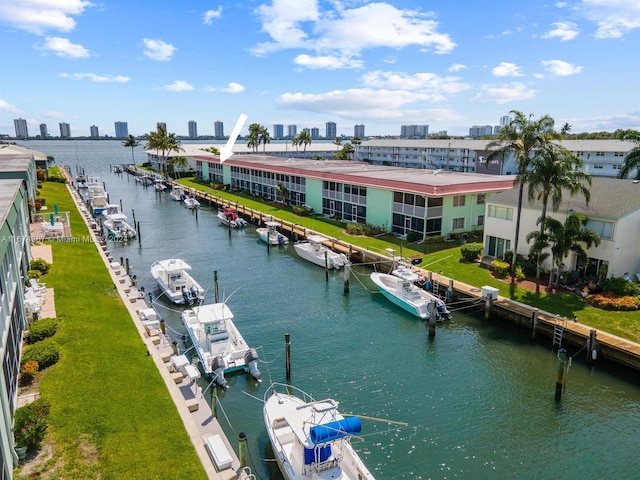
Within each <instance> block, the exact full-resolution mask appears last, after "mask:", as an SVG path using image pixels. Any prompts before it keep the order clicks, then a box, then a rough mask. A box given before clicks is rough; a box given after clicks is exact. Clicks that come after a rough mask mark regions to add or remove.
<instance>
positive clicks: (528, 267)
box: [516, 258, 536, 277]
mask: <svg viewBox="0 0 640 480" xmlns="http://www.w3.org/2000/svg"><path fill="white" fill-rule="evenodd" d="M518 267H520V268H521V270H522V273H523V274H524V276H525V277H535V276H536V262H534V261H533V260H531V259H529V258H523V259H521V260H518V263H517V265H516V268H518Z"/></svg>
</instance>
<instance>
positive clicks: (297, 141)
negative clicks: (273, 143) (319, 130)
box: [291, 135, 300, 150]
mask: <svg viewBox="0 0 640 480" xmlns="http://www.w3.org/2000/svg"><path fill="white" fill-rule="evenodd" d="M299 145H300V137H299V136H298V135H296V136H295V137H293V138H292V139H291V146H292V147H296V150H298V146H299Z"/></svg>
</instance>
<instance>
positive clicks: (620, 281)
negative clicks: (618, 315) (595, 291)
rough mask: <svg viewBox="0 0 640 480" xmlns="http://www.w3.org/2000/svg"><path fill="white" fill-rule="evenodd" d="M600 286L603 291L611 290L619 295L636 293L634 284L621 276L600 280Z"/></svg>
mask: <svg viewBox="0 0 640 480" xmlns="http://www.w3.org/2000/svg"><path fill="white" fill-rule="evenodd" d="M602 288H603V289H604V291H605V292H611V293H613V294H615V295H618V296H620V297H622V296H625V295H635V294H636V286H635V285H634V284H633V283H631V282H630V281H628V280H625V279H624V278H622V277H615V278H608V279H606V280H605V281H604V282H602Z"/></svg>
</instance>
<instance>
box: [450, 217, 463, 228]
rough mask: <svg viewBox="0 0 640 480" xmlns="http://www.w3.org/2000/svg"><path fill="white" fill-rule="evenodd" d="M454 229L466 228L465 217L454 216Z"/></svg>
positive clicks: (452, 226)
mask: <svg viewBox="0 0 640 480" xmlns="http://www.w3.org/2000/svg"><path fill="white" fill-rule="evenodd" d="M451 228H452V229H453V230H460V229H463V228H464V217H461V218H454V219H453V224H452V225H451Z"/></svg>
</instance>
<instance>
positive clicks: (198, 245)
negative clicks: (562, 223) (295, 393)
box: [20, 141, 640, 479]
mask: <svg viewBox="0 0 640 480" xmlns="http://www.w3.org/2000/svg"><path fill="white" fill-rule="evenodd" d="M20 143H21V144H22V145H25V146H28V147H30V148H34V149H36V150H39V151H42V152H44V153H46V154H49V155H53V156H54V157H55V158H56V162H57V163H58V164H65V165H70V166H71V168H72V172H73V173H74V174H75V171H76V169H77V168H82V169H84V170H85V171H86V173H87V174H92V175H100V176H101V178H102V179H103V180H104V182H105V184H106V188H107V191H108V192H109V195H110V197H111V201H112V202H118V201H120V200H121V201H122V204H123V208H124V212H125V213H126V214H127V215H128V216H129V218H130V219H131V218H132V216H133V215H134V214H135V218H136V220H137V221H138V222H140V229H141V234H142V241H141V243H138V242H137V241H132V242H129V243H111V244H110V245H109V249H110V251H111V252H112V254H113V256H114V257H116V258H118V257H123V258H128V259H129V261H130V264H131V265H132V266H133V268H134V273H136V275H137V277H138V281H139V283H140V284H142V285H143V286H145V289H146V290H147V291H153V290H154V284H153V281H152V279H151V276H150V274H149V268H150V266H151V264H152V263H153V262H154V261H156V260H161V259H166V258H174V257H179V258H182V259H184V260H185V261H187V262H188V263H190V264H191V265H192V266H193V272H192V273H193V275H194V276H195V277H196V278H197V279H198V281H199V282H200V283H201V284H202V285H203V286H204V287H205V288H207V295H206V300H205V301H206V302H211V301H213V286H212V282H213V272H214V271H217V272H218V278H219V287H220V292H221V295H222V296H224V298H226V299H227V302H228V305H229V307H230V308H231V310H232V311H233V313H234V315H235V322H236V324H237V326H238V328H239V330H240V331H241V332H242V334H243V336H244V337H245V339H246V340H247V342H248V343H249V344H250V345H251V346H253V347H255V348H257V349H258V353H259V354H260V357H261V364H260V368H261V371H262V373H263V377H264V382H263V383H262V384H258V383H257V382H255V381H254V380H253V379H251V378H250V377H248V376H247V375H245V374H234V375H228V377H227V378H228V380H229V383H230V385H231V388H230V389H229V390H227V391H225V392H220V394H219V398H220V405H221V407H220V408H219V410H218V413H219V415H218V416H219V419H220V422H221V424H222V425H223V428H224V429H225V431H226V433H227V435H228V437H229V439H230V440H231V442H232V444H236V443H237V442H236V440H235V439H237V436H238V434H239V433H240V432H244V433H245V434H246V435H247V438H248V445H249V456H248V459H249V463H250V466H251V468H252V470H253V472H254V473H256V474H257V475H258V478H263V479H264V478H281V477H280V474H279V472H278V470H277V467H275V465H274V463H273V461H270V460H269V457H270V449H269V448H268V438H267V434H266V431H265V429H264V424H263V421H262V404H261V400H262V396H263V394H264V391H265V390H266V387H267V385H268V382H269V381H279V382H285V363H284V334H285V333H289V334H290V335H291V341H292V344H291V353H292V379H291V383H292V384H293V385H295V386H296V387H299V388H302V389H303V390H305V391H307V392H309V393H310V394H312V395H313V396H314V397H315V398H316V399H321V398H327V397H332V398H334V399H336V400H337V401H339V402H340V404H341V407H340V408H341V410H342V411H343V412H346V413H355V414H360V415H363V416H366V417H372V418H376V419H388V420H393V421H399V422H406V423H407V424H408V425H407V426H406V427H401V428H398V427H397V426H396V425H391V424H388V423H386V422H384V421H378V420H373V419H363V434H362V435H361V439H354V440H353V443H354V446H355V447H356V449H357V450H358V451H359V452H360V455H361V457H362V458H363V459H364V461H365V463H366V465H367V467H368V468H369V469H370V470H371V471H372V472H373V473H374V475H375V476H376V478H379V479H414V478H417V479H427V478H433V479H450V478H473V479H516V478H517V479H546V478H561V477H562V478H571V479H573V478H594V479H595V478H616V479H633V478H638V475H639V473H638V472H640V460H639V459H638V458H639V456H638V452H637V449H638V446H640V429H639V425H640V387H639V386H638V376H637V374H629V372H624V371H617V370H614V369H611V368H606V369H605V368H603V367H602V366H596V367H595V368H589V367H587V366H586V365H585V364H584V363H583V361H582V360H583V353H580V354H578V355H576V354H577V353H578V352H575V351H572V350H571V349H569V354H570V355H575V358H574V359H573V361H572V365H571V367H570V368H569V371H568V373H567V375H566V387H565V391H564V393H563V398H562V402H561V403H556V402H555V400H554V393H555V381H556V357H555V355H554V353H553V352H552V351H551V341H545V340H541V342H540V343H536V344H532V343H531V342H530V341H529V340H528V337H527V334H526V332H523V331H522V330H519V329H518V328H516V327H514V326H512V325H510V324H508V323H503V322H501V321H497V320H489V321H485V320H484V318H483V316H482V314H481V313H480V312H478V313H476V312H469V311H467V312H455V313H454V318H453V320H451V321H449V322H447V323H444V324H439V325H438V328H437V333H436V337H435V338H429V336H428V326H427V325H426V324H425V323H423V322H420V321H419V320H417V319H416V318H414V317H412V316H410V315H409V314H406V313H405V312H403V311H401V310H399V309H397V308H395V307H394V306H392V305H391V304H390V303H389V302H388V301H386V300H385V299H384V298H383V297H382V296H381V295H379V294H377V293H376V292H375V289H374V286H373V284H372V283H371V282H370V281H369V279H368V273H369V271H367V270H366V269H364V268H362V267H356V268H354V272H353V276H352V278H351V291H350V293H349V294H348V295H345V294H344V293H343V281H342V276H341V274H337V273H332V274H331V275H330V277H329V281H328V282H326V281H325V274H324V271H323V269H321V268H319V267H317V266H315V265H312V264H310V263H308V262H305V261H303V260H301V259H299V258H298V257H297V255H296V253H295V251H294V249H293V246H292V245H289V246H288V247H287V248H273V249H271V250H270V252H269V253H267V249H266V245H265V244H263V243H261V242H260V240H259V239H258V236H257V235H256V233H255V231H254V229H253V227H249V228H247V229H246V230H243V231H233V232H231V235H229V232H228V230H227V229H225V228H224V227H222V226H221V225H220V223H219V221H218V220H217V218H216V216H215V215H216V211H215V210H214V209H212V208H209V207H206V206H205V207H203V208H202V209H201V210H200V211H199V212H198V214H197V215H196V214H195V213H194V212H192V211H190V210H188V209H185V208H184V207H182V205H181V204H179V203H177V202H174V201H172V200H171V199H170V197H169V195H168V193H164V194H157V193H156V192H155V191H154V190H153V189H149V188H147V189H145V188H143V187H142V186H140V185H139V184H137V183H136V182H134V181H133V179H132V178H131V177H129V176H128V175H116V174H113V173H111V172H110V165H113V164H117V163H130V162H131V149H130V148H124V147H123V146H122V145H121V142H118V141H77V142H74V141H28V142H20ZM143 157H144V156H143V151H142V146H141V147H138V148H137V149H136V151H135V158H136V161H137V162H138V163H141V162H142V159H143ZM444 273H445V274H446V272H444ZM156 308H157V309H158V311H159V313H160V314H161V315H162V316H164V317H165V318H166V320H167V323H168V325H169V327H170V328H171V334H172V335H173V336H174V338H175V339H176V340H177V341H178V342H179V344H180V346H181V347H182V348H187V345H185V344H184V343H183V342H182V335H183V334H184V328H182V325H181V322H180V311H181V307H176V306H173V305H170V304H167V303H163V302H162V301H161V300H160V301H158V302H156ZM202 386H203V388H206V383H205V382H203V383H202Z"/></svg>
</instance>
